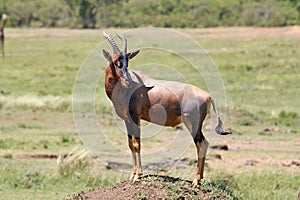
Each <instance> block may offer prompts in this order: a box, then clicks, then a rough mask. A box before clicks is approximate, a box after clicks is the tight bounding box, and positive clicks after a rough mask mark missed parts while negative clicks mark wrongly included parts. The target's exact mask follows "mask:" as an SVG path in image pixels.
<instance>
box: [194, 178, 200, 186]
mask: <svg viewBox="0 0 300 200" xmlns="http://www.w3.org/2000/svg"><path fill="white" fill-rule="evenodd" d="M192 186H193V187H199V186H200V180H199V179H197V178H195V179H194V181H193V183H192Z"/></svg>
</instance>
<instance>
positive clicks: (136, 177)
mask: <svg viewBox="0 0 300 200" xmlns="http://www.w3.org/2000/svg"><path fill="white" fill-rule="evenodd" d="M141 179H142V176H141V175H139V174H135V176H134V179H133V183H136V182H141Z"/></svg>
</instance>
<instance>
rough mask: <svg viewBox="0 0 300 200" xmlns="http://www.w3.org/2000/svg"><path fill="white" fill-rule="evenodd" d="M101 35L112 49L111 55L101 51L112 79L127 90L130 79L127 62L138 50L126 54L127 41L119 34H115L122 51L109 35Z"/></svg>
mask: <svg viewBox="0 0 300 200" xmlns="http://www.w3.org/2000/svg"><path fill="white" fill-rule="evenodd" d="M103 35H104V37H105V38H106V39H107V41H108V42H109V43H110V45H111V47H112V49H113V53H112V54H110V53H109V52H108V51H106V50H105V49H103V56H104V57H105V58H106V60H108V62H109V66H110V68H111V70H112V74H113V77H114V78H115V79H117V80H118V81H121V84H122V86H123V87H124V88H129V87H130V86H131V83H132V79H131V76H130V74H129V72H128V61H129V60H130V59H132V58H133V57H135V56H136V55H137V54H138V53H139V50H137V51H135V52H132V53H127V40H126V38H125V37H124V36H123V35H121V34H118V33H116V35H117V36H118V38H120V40H121V41H122V50H120V49H119V47H118V45H117V43H116V42H115V41H114V39H113V38H112V37H111V36H110V35H108V34H107V33H105V32H104V31H103Z"/></svg>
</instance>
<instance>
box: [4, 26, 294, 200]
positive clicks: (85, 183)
mask: <svg viewBox="0 0 300 200" xmlns="http://www.w3.org/2000/svg"><path fill="white" fill-rule="evenodd" d="M288 29H289V28H282V29H281V28H278V29H275V30H274V31H273V32H272V31H263V30H264V29H259V30H258V31H261V32H260V33H257V34H256V32H254V31H253V30H248V29H247V28H225V29H222V28H221V29H183V30H179V31H182V32H184V33H187V34H189V35H190V36H191V37H192V38H194V39H195V40H196V41H198V42H199V43H200V44H201V45H202V46H203V47H204V48H205V49H206V50H207V51H208V53H209V55H210V56H211V57H212V59H213V60H214V62H215V63H216V65H217V66H218V69H219V70H220V73H221V75H222V78H223V81H224V83H225V88H226V97H227V104H228V108H227V118H226V121H225V126H226V127H230V128H231V129H232V130H233V132H234V135H232V136H228V137H222V138H220V140H219V142H220V143H226V144H228V146H229V151H228V152H216V153H218V154H220V155H221V156H222V160H221V161H216V160H209V161H208V167H207V168H206V171H205V177H206V178H205V180H204V184H205V187H210V188H211V189H212V190H215V191H216V193H217V192H218V191H223V192H224V193H226V194H228V195H231V196H234V195H237V197H241V198H243V199H295V198H296V193H297V190H299V188H298V187H299V185H300V184H299V180H300V177H299V175H297V174H299V167H296V166H291V167H285V166H283V165H282V163H290V162H291V161H293V160H298V159H299V156H298V153H299V152H300V148H299V147H300V143H299V130H300V117H299V116H300V111H299V107H300V101H299V98H300V96H299V94H300V91H299V80H300V68H299V65H300V61H299V59H298V55H300V48H299V43H300V38H299V34H285V33H284V31H287V30H288ZM114 31H115V29H111V30H107V32H109V33H113V32H114ZM118 31H119V32H122V31H123V30H118ZM251 31H253V33H252V32H251ZM100 33H101V31H99V30H66V29H6V36H7V38H6V56H7V57H6V58H5V59H4V60H0V91H1V93H0V172H1V176H0V199H20V198H22V199H61V198H63V197H66V196H67V195H71V194H73V193H76V192H80V191H84V190H88V189H89V188H96V187H99V186H105V185H111V184H113V183H115V182H119V181H121V180H125V179H126V178H127V177H128V176H129V174H127V173H121V172H118V171H109V170H106V169H105V168H104V167H103V165H102V164H100V163H99V162H96V161H90V160H89V162H87V164H84V165H79V166H77V167H76V168H75V169H70V170H71V171H70V173H69V175H67V176H66V175H64V174H65V173H62V174H60V173H59V167H58V165H57V160H58V159H32V158H30V159H28V158H27V159H25V158H24V156H28V155H40V154H45V155H63V154H67V153H69V152H70V151H71V150H72V149H73V148H74V147H75V146H77V145H81V146H80V147H81V148H82V149H83V148H84V147H83V146H82V141H81V139H80V137H78V135H77V131H76V127H75V126H74V122H73V113H72V105H71V104H72V103H71V99H72V96H71V95H72V91H73V84H74V81H75V77H76V73H77V71H78V70H79V67H80V65H81V63H82V62H83V60H84V59H85V57H86V56H87V55H88V53H89V52H90V51H91V50H92V49H94V48H95V47H96V46H97V45H98V44H99V42H101V41H102V40H103V37H102V36H101V34H100ZM176 45H178V46H180V44H176ZM129 49H130V44H129ZM99 55H100V56H101V52H99ZM142 55H143V54H142V52H141V55H140V56H141V57H139V56H137V57H136V58H135V59H134V60H132V62H131V67H133V66H138V65H140V64H143V63H145V62H153V60H154V59H156V57H155V54H154V53H153V52H152V53H151V52H149V54H148V57H147V58H145V56H142ZM144 58H145V59H144ZM159 59H160V60H157V61H156V62H159V63H164V64H168V65H170V66H172V69H174V70H176V71H179V72H181V73H182V74H184V75H185V76H186V78H188V79H189V81H190V82H192V83H195V84H197V85H201V86H203V88H205V87H206V86H205V82H204V81H203V80H201V79H199V77H198V76H197V75H195V73H194V72H193V70H192V69H191V68H189V67H188V64H187V63H186V62H184V61H182V60H180V59H179V60H178V57H176V56H175V55H173V54H171V55H170V54H168V53H166V52H165V57H164V59H161V58H159ZM100 67H104V66H99V68H100ZM143 69H144V70H145V73H148V74H151V75H152V76H153V77H157V78H160V77H162V76H163V77H167V79H172V78H174V76H172V74H171V75H170V74H167V73H161V71H160V70H159V67H154V68H151V67H150V66H146V67H145V68H143ZM175 78H178V77H175ZM96 91H97V93H96V99H97V102H96V103H95V106H96V109H97V117H98V118H99V120H101V123H104V124H105V126H107V129H108V130H109V133H110V134H109V139H111V140H112V141H114V142H115V143H116V144H118V145H120V146H121V148H122V149H127V141H126V137H125V136H124V135H123V136H124V140H123V138H122V140H121V139H120V137H119V136H118V134H119V133H120V131H119V129H118V128H116V127H115V126H114V124H113V122H114V120H113V117H112V116H111V115H110V106H109V104H108V102H109V101H108V100H107V98H106V96H105V93H104V90H103V83H102V82H100V83H99V86H98V88H97V90H96ZM265 129H269V130H270V131H269V132H268V134H265V135H262V134H260V133H261V132H263V131H264V130H265ZM117 131H118V132H117ZM173 133H174V131H173V130H171V129H167V130H165V131H164V134H165V135H164V137H165V138H160V137H157V138H153V140H151V142H148V143H147V142H145V144H144V147H145V149H151V148H152V147H155V145H163V143H164V142H165V141H166V139H167V138H168V137H170V136H171V135H172V134H173ZM123 136H122V137H123ZM184 156H188V157H194V156H195V149H194V147H191V148H190V149H189V150H188V151H187V152H186V154H184ZM268 159H269V160H270V162H268ZM247 160H254V161H255V162H254V163H255V164H254V165H253V166H248V165H245V163H246V161H247ZM81 167H83V168H81ZM194 168H195V166H190V167H189V168H185V169H180V168H179V169H177V168H170V170H169V171H168V172H166V174H168V175H171V176H181V177H183V178H185V179H188V180H191V179H192V177H193V174H194V170H195V169H194ZM77 169H80V170H81V172H80V173H79V174H78V173H77V172H76V170H77ZM218 173H225V174H226V175H225V176H223V178H222V177H221V179H222V180H223V181H224V180H225V179H226V180H227V181H229V182H226V181H225V182H222V181H219V180H220V179H218V177H217V176H214V175H215V174H217V175H218ZM67 174H68V173H67ZM228 174H229V175H228ZM224 177H225V178H224ZM227 183H228V184H227ZM229 183H230V184H229Z"/></svg>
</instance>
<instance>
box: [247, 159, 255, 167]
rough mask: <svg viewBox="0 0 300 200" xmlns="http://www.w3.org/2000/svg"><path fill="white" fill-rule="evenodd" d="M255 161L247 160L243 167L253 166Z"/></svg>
mask: <svg viewBox="0 0 300 200" xmlns="http://www.w3.org/2000/svg"><path fill="white" fill-rule="evenodd" d="M254 164H255V161H254V160H247V161H246V163H245V165H249V166H254Z"/></svg>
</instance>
